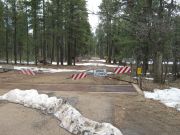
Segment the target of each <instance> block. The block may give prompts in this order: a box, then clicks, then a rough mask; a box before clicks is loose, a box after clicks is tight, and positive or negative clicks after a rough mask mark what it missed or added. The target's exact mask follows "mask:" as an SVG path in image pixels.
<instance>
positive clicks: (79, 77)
mask: <svg viewBox="0 0 180 135" xmlns="http://www.w3.org/2000/svg"><path fill="white" fill-rule="evenodd" d="M86 77H87V74H86V73H78V74H73V75H72V79H73V80H80V79H83V78H86Z"/></svg>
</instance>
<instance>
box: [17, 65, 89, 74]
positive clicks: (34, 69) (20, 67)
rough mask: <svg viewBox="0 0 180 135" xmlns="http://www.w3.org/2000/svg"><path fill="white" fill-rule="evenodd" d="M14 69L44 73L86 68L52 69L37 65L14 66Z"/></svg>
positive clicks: (74, 70)
mask: <svg viewBox="0 0 180 135" xmlns="http://www.w3.org/2000/svg"><path fill="white" fill-rule="evenodd" d="M14 69H16V70H21V69H31V70H33V71H35V72H39V71H40V72H44V73H60V72H84V71H86V70H76V69H53V68H38V67H26V66H14Z"/></svg>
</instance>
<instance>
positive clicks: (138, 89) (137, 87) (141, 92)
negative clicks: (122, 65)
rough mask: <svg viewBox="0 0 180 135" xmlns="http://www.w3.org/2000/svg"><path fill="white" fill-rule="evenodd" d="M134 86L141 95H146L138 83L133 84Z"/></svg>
mask: <svg viewBox="0 0 180 135" xmlns="http://www.w3.org/2000/svg"><path fill="white" fill-rule="evenodd" d="M132 86H133V87H134V89H135V90H136V91H137V92H138V93H139V94H140V95H144V93H143V91H142V90H141V89H140V88H139V86H138V85H137V84H132Z"/></svg>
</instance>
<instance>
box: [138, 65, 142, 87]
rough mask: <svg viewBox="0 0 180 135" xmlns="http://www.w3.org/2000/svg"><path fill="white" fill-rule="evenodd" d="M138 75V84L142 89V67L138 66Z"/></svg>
mask: <svg viewBox="0 0 180 135" xmlns="http://www.w3.org/2000/svg"><path fill="white" fill-rule="evenodd" d="M137 75H138V84H139V86H140V88H141V89H142V67H138V68H137Z"/></svg>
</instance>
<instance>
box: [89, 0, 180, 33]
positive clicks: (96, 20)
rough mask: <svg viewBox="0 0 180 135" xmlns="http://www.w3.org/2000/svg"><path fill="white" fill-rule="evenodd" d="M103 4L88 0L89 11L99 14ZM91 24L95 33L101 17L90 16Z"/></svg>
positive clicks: (100, 0) (99, 1)
mask: <svg viewBox="0 0 180 135" xmlns="http://www.w3.org/2000/svg"><path fill="white" fill-rule="evenodd" d="M101 2H102V0H87V9H88V10H90V11H92V12H95V13H97V12H98V11H99V5H100V4H101ZM176 2H178V3H180V0H176ZM89 22H90V24H91V28H92V31H93V32H95V30H96V28H97V25H98V23H99V17H98V16H97V15H92V14H89Z"/></svg>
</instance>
